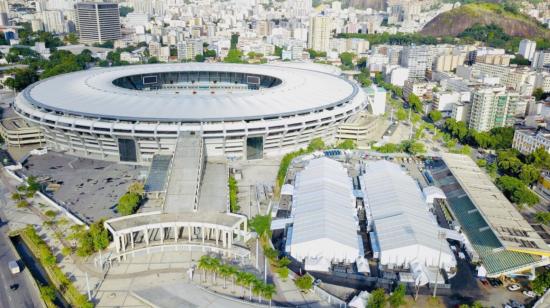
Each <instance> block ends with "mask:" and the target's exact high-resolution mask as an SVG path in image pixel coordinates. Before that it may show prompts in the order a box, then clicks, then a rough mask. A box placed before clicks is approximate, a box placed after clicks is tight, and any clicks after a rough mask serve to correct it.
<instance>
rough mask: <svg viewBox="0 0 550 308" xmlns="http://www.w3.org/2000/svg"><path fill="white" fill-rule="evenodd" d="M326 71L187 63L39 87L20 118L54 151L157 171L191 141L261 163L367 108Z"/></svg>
mask: <svg viewBox="0 0 550 308" xmlns="http://www.w3.org/2000/svg"><path fill="white" fill-rule="evenodd" d="M315 66H316V65H302V66H292V65H287V66H284V65H244V64H220V63H216V64H213V63H179V64H155V65H135V66H124V67H114V68H104V69H91V70H86V71H80V72H75V73H69V74H64V75H59V76H56V77H52V78H48V79H45V80H42V81H39V82H37V83H34V84H32V85H31V86H29V87H27V88H26V89H25V90H24V91H22V92H21V93H20V94H19V95H18V96H17V98H16V100H15V103H14V109H15V110H16V112H17V113H18V114H19V115H20V116H22V117H24V118H25V119H27V120H28V121H31V122H34V123H36V124H38V125H40V126H41V127H42V129H43V131H44V135H45V138H46V141H47V144H48V147H49V148H51V149H54V150H57V151H64V152H67V153H70V154H73V155H77V156H83V157H89V158H95V159H103V160H112V161H123V162H136V163H147V162H150V161H151V160H152V157H153V155H155V154H163V153H167V154H171V153H172V152H173V151H174V148H175V145H176V140H177V137H178V135H179V134H180V133H181V132H192V133H193V132H194V133H195V134H199V135H201V136H202V137H203V140H204V144H205V147H206V152H207V154H208V156H225V157H228V158H235V159H237V158H239V159H240V158H244V159H261V158H263V157H266V156H270V155H271V156H276V155H281V154H284V153H286V152H289V151H292V150H295V149H298V148H300V147H303V146H305V145H307V144H308V143H309V141H310V140H311V139H312V138H315V137H322V138H323V139H324V140H325V141H326V142H333V141H334V135H335V133H336V128H337V125H338V124H339V123H341V122H343V121H344V120H345V119H347V118H348V117H349V116H351V115H352V114H354V113H355V112H357V111H359V110H362V109H364V108H365V107H366V104H367V99H366V95H365V93H364V92H363V91H362V90H361V89H360V87H359V86H358V85H357V84H356V83H354V82H352V81H349V80H347V79H345V78H343V77H341V76H340V73H339V71H338V70H336V71H327V70H321V69H319V68H317V67H315Z"/></svg>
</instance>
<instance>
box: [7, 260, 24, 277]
mask: <svg viewBox="0 0 550 308" xmlns="http://www.w3.org/2000/svg"><path fill="white" fill-rule="evenodd" d="M8 267H9V268H10V272H11V273H12V274H13V275H15V274H17V273H19V272H20V271H21V268H19V264H17V261H10V262H8Z"/></svg>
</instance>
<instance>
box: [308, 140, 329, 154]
mask: <svg viewBox="0 0 550 308" xmlns="http://www.w3.org/2000/svg"><path fill="white" fill-rule="evenodd" d="M324 148H325V142H324V141H323V139H321V138H313V139H311V141H310V142H309V144H308V146H307V150H308V152H314V151H320V150H322V149H324Z"/></svg>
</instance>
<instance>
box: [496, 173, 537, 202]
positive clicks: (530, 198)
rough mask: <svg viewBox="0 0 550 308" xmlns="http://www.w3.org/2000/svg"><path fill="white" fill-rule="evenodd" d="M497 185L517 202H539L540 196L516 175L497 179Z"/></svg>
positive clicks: (509, 197) (511, 199)
mask: <svg viewBox="0 0 550 308" xmlns="http://www.w3.org/2000/svg"><path fill="white" fill-rule="evenodd" d="M496 184H497V187H498V188H499V189H500V190H501V191H502V192H503V193H504V195H505V196H506V197H507V198H508V199H510V201H512V202H514V203H516V204H520V205H522V204H527V205H530V206H531V205H535V204H537V203H538V202H539V197H538V196H537V195H536V194H534V193H533V192H532V191H530V190H529V188H527V186H525V184H523V182H522V181H521V180H519V179H516V178H514V177H511V176H508V175H504V176H501V177H499V178H498V179H497V181H496Z"/></svg>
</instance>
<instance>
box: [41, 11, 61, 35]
mask: <svg viewBox="0 0 550 308" xmlns="http://www.w3.org/2000/svg"><path fill="white" fill-rule="evenodd" d="M41 14H42V22H43V23H44V31H46V32H52V33H64V32H66V31H65V20H64V18H63V13H62V12H61V11H43V12H42V13H41Z"/></svg>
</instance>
